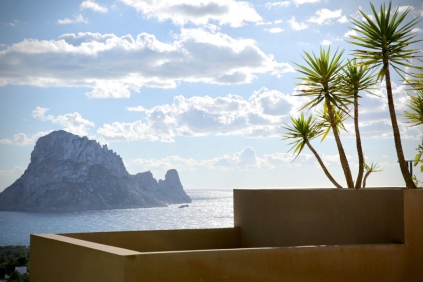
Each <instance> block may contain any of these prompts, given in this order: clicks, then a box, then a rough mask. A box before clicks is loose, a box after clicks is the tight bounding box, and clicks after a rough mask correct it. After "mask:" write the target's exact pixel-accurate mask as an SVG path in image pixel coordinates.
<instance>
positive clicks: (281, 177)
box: [0, 0, 423, 191]
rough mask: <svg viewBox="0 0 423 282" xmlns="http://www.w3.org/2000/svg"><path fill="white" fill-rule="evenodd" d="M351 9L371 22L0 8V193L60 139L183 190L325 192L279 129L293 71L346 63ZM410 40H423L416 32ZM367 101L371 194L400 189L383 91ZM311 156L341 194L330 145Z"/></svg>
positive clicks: (166, 9) (139, 9)
mask: <svg viewBox="0 0 423 282" xmlns="http://www.w3.org/2000/svg"><path fill="white" fill-rule="evenodd" d="M373 3H374V4H375V6H376V7H378V8H379V7H380V4H381V3H383V2H382V1H374V2H373ZM399 5H400V8H399V9H400V11H403V10H404V8H405V7H407V6H411V11H410V13H409V16H408V18H407V20H411V19H413V18H415V17H423V5H422V4H421V3H420V1H414V0H413V1H404V2H398V1H393V6H394V7H397V6H399ZM359 9H362V10H363V11H365V12H366V13H367V14H370V12H371V10H370V5H369V2H368V1H333V0H331V1H321V0H293V1H291V0H287V1H279V2H277V1H273V2H265V1H249V2H244V1H234V0H225V1H220V0H201V1H199V0H198V1H189V0H177V1H160V0H149V1H137V0H119V1H118V0H116V1H108V0H104V1H103V0H96V1H93V0H90V1H81V0H78V1H52V0H48V1H47V0H43V1H23V0H0V34H1V36H0V127H1V129H2V130H1V131H0V191H2V190H3V189H4V188H6V187H7V186H8V185H10V184H12V183H13V181H15V180H16V179H17V178H19V177H20V175H22V173H23V172H24V170H25V169H26V167H27V165H28V163H29V161H30V154H31V151H32V150H33V148H34V144H35V142H36V140H37V139H38V138H39V137H40V136H43V135H45V134H48V133H49V132H51V131H52V130H59V129H64V130H67V131H69V132H72V133H74V134H78V135H80V136H84V135H85V136H88V137H89V138H91V139H96V140H98V141H99V142H100V143H102V144H104V143H107V144H108V147H109V148H110V149H113V150H114V151H116V152H117V153H118V154H119V155H120V156H121V157H122V158H123V160H124V163H125V166H126V168H127V169H128V171H129V172H130V173H132V174H135V173H137V172H143V171H147V170H150V171H152V172H153V175H154V176H155V177H156V178H157V179H160V178H163V177H164V174H165V172H166V170H167V169H170V168H176V169H177V170H178V171H179V174H180V177H181V180H182V183H183V185H184V187H185V188H186V189H201V188H241V187H243V188H269V187H332V186H331V183H330V182H329V181H328V180H327V179H326V176H325V175H324V174H323V172H322V170H321V169H320V167H319V166H318V163H317V161H316V159H315V158H314V157H313V156H312V154H311V152H310V151H308V150H307V149H305V150H304V151H303V153H302V154H301V156H300V157H298V158H297V159H296V160H295V161H293V155H292V152H288V150H289V148H290V147H289V146H288V143H289V142H287V141H283V140H281V136H282V134H283V133H284V131H283V129H281V127H280V126H281V125H283V123H284V122H289V116H290V115H294V116H295V115H298V113H299V110H298V109H299V108H300V107H301V106H302V105H303V104H304V103H305V102H306V101H307V100H306V99H305V98H303V97H298V96H293V94H295V93H296V89H297V88H296V87H297V85H296V83H298V82H299V80H298V79H297V78H298V76H299V74H298V73H296V72H295V64H294V62H296V63H300V64H302V63H304V60H303V58H302V55H303V51H307V52H318V51H319V48H320V47H323V48H328V47H329V46H331V49H332V50H336V49H337V48H339V49H340V50H342V49H345V55H344V58H345V59H346V58H351V57H350V56H351V54H352V50H354V48H355V47H354V46H351V45H349V44H347V43H346V39H348V36H349V35H350V34H351V32H352V30H351V26H352V24H351V23H350V22H349V19H350V17H354V18H361V17H360V16H359V13H358V10H359ZM414 31H415V32H416V33H417V38H420V39H422V38H423V24H422V23H419V24H418V25H417V26H416V29H415V30H414ZM422 44H423V43H419V44H418V45H416V46H414V47H415V48H418V49H421V48H422ZM394 83H395V84H394V85H393V88H394V95H395V102H396V109H397V113H398V115H399V122H400V130H401V133H402V141H403V149H404V152H405V157H406V159H411V158H413V157H414V155H415V150H414V149H415V148H416V147H417V146H418V144H420V142H421V128H420V127H410V126H408V125H407V124H406V123H405V120H404V119H402V118H401V116H400V115H401V114H402V113H403V112H404V110H405V109H406V108H405V105H404V104H405V101H406V96H407V91H406V87H405V86H404V85H402V84H401V81H400V80H398V79H396V80H395V81H394ZM374 92H375V93H376V94H378V95H379V96H380V97H374V96H370V95H368V94H367V93H362V96H363V99H362V100H361V101H360V103H361V110H360V111H361V113H360V124H361V132H362V137H363V147H364V154H365V156H366V160H367V161H368V162H376V163H378V164H379V165H380V167H381V168H382V169H383V171H382V172H379V173H375V174H373V175H371V176H370V177H369V179H368V181H367V182H368V186H404V183H403V179H402V176H401V174H400V172H399V167H398V165H397V163H396V160H397V158H396V152H395V149H394V143H393V138H392V129H391V127H390V121H389V115H388V109H387V105H386V99H385V96H386V95H385V90H384V84H383V83H381V84H380V85H379V84H378V85H377V87H376V89H375V90H374ZM346 127H347V129H348V132H347V133H342V135H341V138H342V142H343V144H344V147H345V148H346V151H347V156H348V159H349V163H350V166H351V168H352V171H353V174H354V175H355V174H356V171H357V166H358V158H357V156H356V150H355V140H354V130H353V127H352V123H351V121H347V122H346ZM312 144H313V145H314V146H315V148H316V149H317V150H318V152H319V154H320V155H321V157H322V158H323V159H324V161H325V163H326V164H327V166H328V168H329V170H330V171H331V173H332V174H333V175H334V177H335V178H336V180H337V181H338V182H340V183H342V184H343V185H345V181H344V179H343V174H342V171H341V169H340V166H339V159H338V154H337V150H336V146H335V143H334V140H333V138H331V137H329V138H327V139H326V140H325V141H324V142H323V143H320V141H319V140H313V143H312ZM418 176H419V177H420V179H422V178H423V177H422V174H418Z"/></svg>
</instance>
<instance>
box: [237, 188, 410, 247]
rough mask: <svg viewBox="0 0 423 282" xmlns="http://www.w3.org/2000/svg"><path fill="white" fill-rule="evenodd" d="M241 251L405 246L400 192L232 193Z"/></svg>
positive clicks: (336, 190) (270, 191) (384, 190)
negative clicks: (387, 244)
mask: <svg viewBox="0 0 423 282" xmlns="http://www.w3.org/2000/svg"><path fill="white" fill-rule="evenodd" d="M234 220H235V226H239V227H241V246H242V247H273V246H305V245H338V244H383V243H403V242H404V201H403V191H402V189H388V190H386V189H363V190H354V189H351V190H350V189H343V190H339V189H307V190H306V189H304V190H299V189H296V190H287V189H280V190H275V189H272V190H234Z"/></svg>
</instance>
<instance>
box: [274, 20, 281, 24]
mask: <svg viewBox="0 0 423 282" xmlns="http://www.w3.org/2000/svg"><path fill="white" fill-rule="evenodd" d="M273 23H274V24H280V23H283V20H276V21H274V22H273Z"/></svg>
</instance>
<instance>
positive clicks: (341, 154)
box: [325, 99, 354, 188]
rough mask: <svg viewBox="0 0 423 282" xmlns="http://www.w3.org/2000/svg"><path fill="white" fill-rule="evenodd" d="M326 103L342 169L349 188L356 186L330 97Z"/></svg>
mask: <svg viewBox="0 0 423 282" xmlns="http://www.w3.org/2000/svg"><path fill="white" fill-rule="evenodd" d="M325 103H326V106H327V108H328V114H329V120H330V124H331V127H332V131H333V135H334V137H335V142H336V146H337V147H338V152H339V159H340V162H341V166H342V169H343V170H344V175H345V180H346V181H347V186H348V188H354V181H353V178H352V174H351V170H350V166H349V164H348V160H347V156H346V155H345V151H344V147H342V143H341V139H340V138H339V132H338V130H337V128H336V122H335V117H334V113H333V108H332V104H331V103H330V101H329V100H328V99H325Z"/></svg>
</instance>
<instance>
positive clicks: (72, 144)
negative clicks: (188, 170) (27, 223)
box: [0, 130, 191, 211]
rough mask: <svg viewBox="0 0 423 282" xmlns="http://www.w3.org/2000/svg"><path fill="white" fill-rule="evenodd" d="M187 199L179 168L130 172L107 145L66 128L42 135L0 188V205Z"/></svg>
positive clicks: (121, 204) (59, 207) (92, 205)
mask: <svg viewBox="0 0 423 282" xmlns="http://www.w3.org/2000/svg"><path fill="white" fill-rule="evenodd" d="M188 202H191V199H190V198H189V196H188V195H187V194H186V193H185V191H184V190H183V187H182V184H181V182H180V180H179V176H178V172H177V171H176V170H174V169H172V170H169V171H168V172H167V173H166V176H165V180H159V181H158V182H157V180H156V179H154V178H153V175H152V174H151V172H144V173H138V174H136V175H130V174H129V173H128V172H127V171H126V169H125V166H124V165H123V162H122V159H121V157H120V156H118V155H117V154H116V153H114V152H113V151H112V150H109V149H108V148H107V146H106V145H104V146H100V144H99V143H97V142H96V141H94V140H88V138H87V137H82V138H81V137H79V136H76V135H73V134H71V133H68V132H66V131H63V130H60V131H54V132H52V133H50V134H48V135H46V136H44V137H41V138H40V139H39V140H38V141H37V143H36V145H35V148H34V150H33V152H32V153H31V162H30V164H29V165H28V168H27V169H26V170H25V172H24V174H23V175H22V176H21V177H20V178H19V179H18V180H16V181H15V183H13V184H12V185H11V186H9V187H8V188H6V189H5V190H4V191H3V192H2V193H0V210H21V211H71V210H87V209H116V208H135V207H142V208H144V207H160V206H166V205H167V204H179V203H188Z"/></svg>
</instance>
